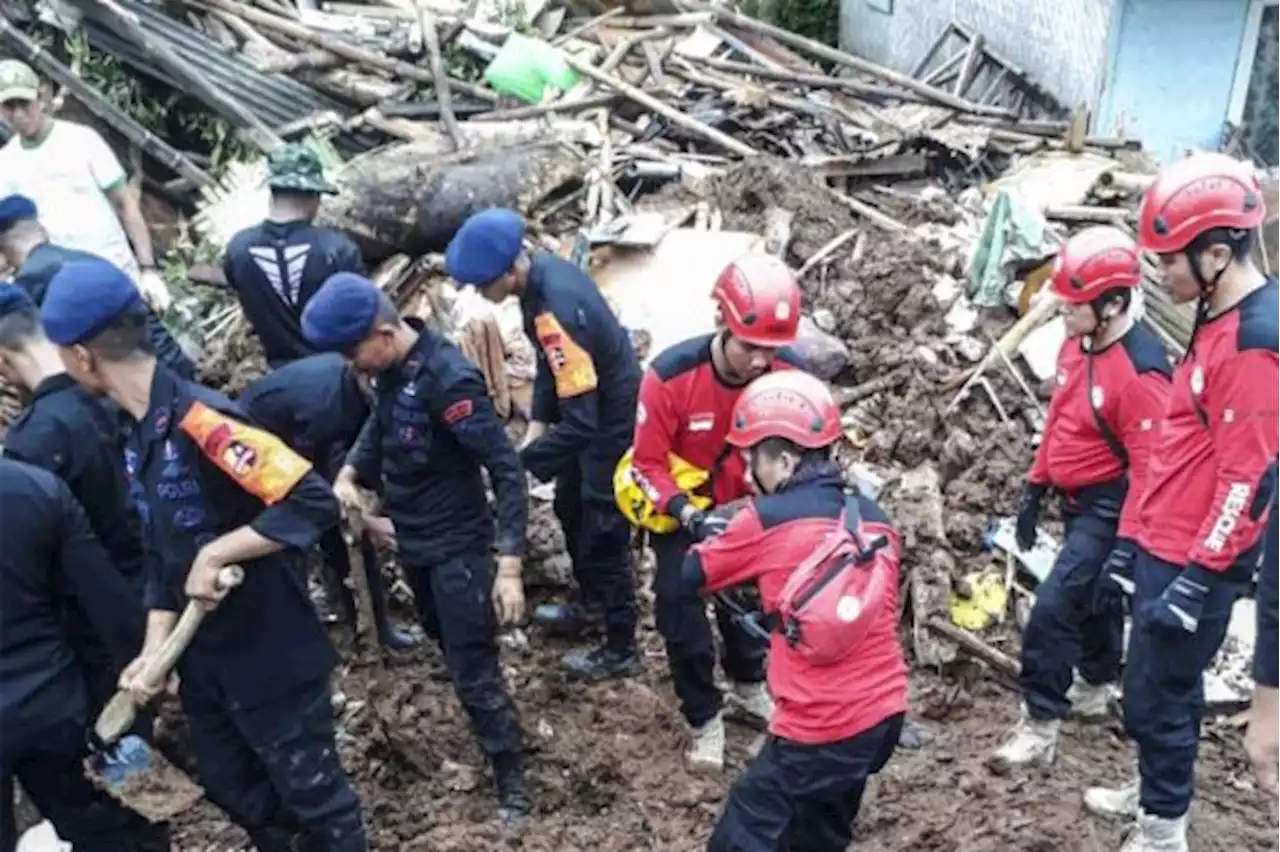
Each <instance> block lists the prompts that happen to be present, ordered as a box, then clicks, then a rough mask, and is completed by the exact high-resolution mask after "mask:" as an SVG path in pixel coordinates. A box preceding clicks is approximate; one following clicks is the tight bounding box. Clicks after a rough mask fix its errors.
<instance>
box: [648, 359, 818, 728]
mask: <svg viewBox="0 0 1280 852" xmlns="http://www.w3.org/2000/svg"><path fill="white" fill-rule="evenodd" d="M714 339H715V335H714V334H708V335H705V336H702V337H695V338H692V339H690V340H686V341H684V342H683V343H678V344H676V345H675V346H673V347H671V348H670V349H667V350H666V351H665V352H662V353H661V354H660V355H658V357H656V358H654V359H653V362H652V363H651V364H650V366H649V369H648V370H646V371H645V374H644V378H643V379H642V380H641V382H640V403H639V405H638V407H637V409H636V434H635V449H634V455H633V465H634V471H635V477H636V482H637V483H639V484H640V486H641V487H642V488H644V489H645V490H646V492H647V493H648V496H649V498H650V499H651V500H653V502H654V505H655V506H657V508H658V510H659V511H660V512H664V513H666V514H670V515H674V516H677V517H678V516H679V513H680V509H681V507H682V506H683V505H685V503H686V502H687V501H688V498H687V497H686V496H685V495H684V494H682V493H681V492H680V491H679V490H678V489H677V488H676V484H675V481H674V480H673V479H672V477H671V472H670V469H669V464H670V463H669V462H668V460H667V456H668V454H675V455H677V456H679V457H680V458H682V459H684V460H685V461H687V462H689V463H690V464H692V465H693V466H694V467H698V468H701V469H703V470H706V471H709V472H710V474H711V480H710V482H709V484H708V487H707V496H711V497H712V498H713V500H714V503H715V504H717V505H721V504H724V503H728V502H732V501H733V500H737V499H739V498H742V497H746V496H747V495H749V494H750V493H751V490H750V488H748V486H747V480H746V467H745V464H744V462H743V460H742V454H741V453H740V452H739V451H737V450H734V449H733V448H732V447H730V446H729V445H728V444H726V443H725V436H726V435H727V434H728V432H729V423H730V416H731V415H732V413H733V405H734V403H735V402H737V400H738V397H739V396H740V395H741V394H742V391H743V389H744V388H745V387H746V385H735V384H731V383H729V382H727V381H726V380H725V379H724V378H722V377H721V376H720V375H719V374H718V373H717V372H716V369H715V366H714V365H713V364H712V360H711V348H712V342H713V340H714ZM794 366H799V364H798V360H797V358H796V357H795V355H794V354H792V353H791V352H790V351H789V350H787V349H785V348H784V349H780V350H778V353H777V355H776V356H775V358H774V361H773V364H772V365H771V369H775V370H777V369H790V368H791V367H794ZM651 542H652V545H653V550H654V555H655V557H656V559H657V573H656V576H655V578H654V592H655V602H654V608H655V616H656V622H657V627H658V631H659V632H660V633H661V634H662V638H663V640H664V641H665V642H666V646H667V661H668V664H669V665H670V667H671V674H672V678H673V680H674V682H675V690H676V695H677V696H678V697H679V699H680V709H681V711H682V712H683V713H684V716H685V718H686V719H687V720H688V721H689V724H690V725H692V726H693V727H695V728H697V727H701V726H702V725H704V724H706V723H707V722H708V721H710V720H711V719H712V718H713V717H715V715H716V714H717V713H719V712H720V709H721V706H722V698H721V695H720V690H719V689H718V688H717V687H716V684H715V677H714V671H715V660H716V650H715V638H714V637H713V636H712V633H711V625H710V623H709V622H708V621H707V614H706V606H705V605H704V603H703V601H702V599H701V598H699V597H698V596H697V595H696V594H689V593H688V592H685V591H684V590H682V589H681V585H680V566H681V563H682V562H683V560H684V555H685V552H686V551H687V550H688V549H689V545H690V544H691V543H692V542H691V540H690V538H689V536H688V535H687V534H685V533H684V532H683V531H679V532H675V533H672V534H671V535H654V536H652V538H651ZM716 620H717V622H718V623H719V625H720V632H721V636H722V637H723V638H724V658H723V660H722V663H723V665H724V669H725V673H726V674H727V675H728V676H729V678H730V679H731V680H732V681H734V682H735V683H759V682H760V681H762V680H764V651H763V649H762V648H761V647H760V643H759V642H757V641H756V640H754V639H753V638H752V637H750V636H748V635H746V633H745V632H744V631H743V630H742V628H741V627H740V626H739V625H737V624H735V623H734V621H733V618H732V614H731V613H729V612H728V611H727V610H725V609H723V608H722V607H719V606H717V608H716Z"/></svg>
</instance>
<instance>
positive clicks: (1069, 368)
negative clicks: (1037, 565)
mask: <svg viewBox="0 0 1280 852" xmlns="http://www.w3.org/2000/svg"><path fill="white" fill-rule="evenodd" d="M1170 372H1171V370H1170V367H1169V359H1168V356H1167V355H1166V354H1165V350H1164V347H1163V346H1162V345H1161V343H1160V340H1159V339H1158V338H1157V337H1156V336H1155V334H1154V333H1152V332H1151V331H1149V330H1148V329H1146V328H1145V327H1144V326H1141V325H1134V326H1133V327H1132V328H1131V329H1129V331H1127V332H1126V333H1125V334H1124V336H1123V337H1121V338H1120V339H1119V340H1116V341H1115V342H1113V343H1111V344H1110V345H1108V346H1107V347H1105V348H1103V349H1101V350H1100V351H1098V352H1093V353H1090V352H1089V351H1088V350H1086V349H1085V347H1084V344H1083V343H1082V342H1081V341H1078V340H1068V341H1066V342H1065V343H1064V344H1063V345H1062V349H1061V351H1060V352H1059V353H1058V370H1057V387H1056V388H1055V389H1054V393H1053V399H1052V400H1051V401H1050V403H1049V413H1048V417H1047V420H1046V423H1045V430H1044V438H1043V440H1042V441H1041V443H1040V449H1039V450H1038V451H1037V452H1036V458H1035V462H1034V463H1033V464H1032V466H1031V470H1030V472H1029V473H1028V474H1027V480H1028V482H1030V483H1031V484H1032V485H1040V486H1047V487H1051V488H1053V489H1055V490H1056V491H1058V492H1059V493H1060V494H1061V496H1062V508H1063V515H1064V518H1065V520H1066V541H1065V543H1064V546H1063V548H1062V551H1061V552H1060V553H1059V554H1058V559H1057V561H1056V562H1055V563H1054V566H1053V570H1052V571H1051V572H1050V574H1049V576H1048V577H1047V578H1046V579H1045V581H1044V582H1043V583H1042V584H1041V585H1040V587H1039V588H1038V589H1037V590H1036V605H1035V608H1034V609H1033V610H1032V612H1031V617H1030V619H1029V620H1028V622H1027V627H1026V630H1025V631H1024V632H1023V641H1022V667H1021V674H1020V676H1019V686H1020V687H1021V689H1022V696H1023V701H1024V702H1025V703H1026V707H1027V712H1028V714H1029V715H1030V716H1031V718H1033V719H1038V720H1047V719H1064V718H1066V716H1067V714H1068V713H1069V712H1070V710H1071V702H1070V701H1068V700H1067V691H1068V690H1069V689H1070V688H1071V681H1072V678H1073V670H1075V669H1078V670H1079V671H1080V674H1081V676H1082V677H1083V678H1084V679H1085V681H1087V682H1088V683H1091V684H1095V685H1100V684H1105V683H1112V682H1114V681H1115V680H1117V678H1118V677H1119V674H1120V658H1121V653H1122V649H1123V637H1124V633H1123V630H1124V619H1123V614H1122V612H1121V610H1120V608H1119V607H1116V606H1099V605H1098V600H1099V584H1100V583H1102V582H1104V580H1105V578H1104V577H1102V571H1103V566H1104V565H1105V564H1106V562H1107V557H1108V556H1109V555H1110V554H1111V552H1112V550H1114V549H1115V548H1116V547H1117V543H1118V542H1117V539H1119V540H1121V542H1123V540H1126V539H1132V536H1133V519H1134V517H1135V514H1136V508H1135V507H1136V505H1137V499H1136V495H1138V494H1140V493H1141V491H1142V483H1143V481H1144V479H1145V472H1146V469H1147V466H1148V461H1149V457H1150V454H1151V448H1152V446H1153V445H1154V443H1155V441H1156V439H1157V437H1158V435H1159V428H1160V419H1161V417H1162V416H1163V412H1164V407H1165V403H1166V401H1167V399H1168V393H1169V375H1170ZM1126 494H1128V495H1132V496H1129V497H1126ZM1121 546H1128V547H1131V546H1132V545H1131V544H1129V545H1124V544H1122V545H1121Z"/></svg>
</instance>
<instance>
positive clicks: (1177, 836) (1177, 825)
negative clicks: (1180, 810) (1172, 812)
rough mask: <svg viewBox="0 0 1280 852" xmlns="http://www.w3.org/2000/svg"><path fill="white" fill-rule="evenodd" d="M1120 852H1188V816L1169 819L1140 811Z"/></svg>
mask: <svg viewBox="0 0 1280 852" xmlns="http://www.w3.org/2000/svg"><path fill="white" fill-rule="evenodd" d="M1120 852H1188V850H1187V815H1186V814H1183V815H1182V816H1180V817H1174V818H1173V819H1169V818H1167V817H1158V816H1156V815H1155V814H1149V813H1147V812H1146V811H1141V810H1140V811H1139V812H1138V822H1137V824H1136V825H1135V826H1134V827H1133V829H1132V830H1130V832H1129V836H1128V838H1126V839H1125V841H1124V845H1123V846H1121V847H1120Z"/></svg>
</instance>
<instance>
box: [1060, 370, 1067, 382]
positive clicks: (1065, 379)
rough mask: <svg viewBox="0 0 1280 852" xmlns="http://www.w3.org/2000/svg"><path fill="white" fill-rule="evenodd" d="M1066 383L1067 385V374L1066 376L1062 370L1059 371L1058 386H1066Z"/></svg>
mask: <svg viewBox="0 0 1280 852" xmlns="http://www.w3.org/2000/svg"><path fill="white" fill-rule="evenodd" d="M1066 383H1067V374H1066V373H1065V372H1062V371H1061V370H1059V371H1058V384H1059V385H1065V384H1066Z"/></svg>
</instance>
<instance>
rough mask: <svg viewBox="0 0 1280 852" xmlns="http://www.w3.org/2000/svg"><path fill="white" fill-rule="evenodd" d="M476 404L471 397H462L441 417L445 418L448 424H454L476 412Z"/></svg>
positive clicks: (446, 409)
mask: <svg viewBox="0 0 1280 852" xmlns="http://www.w3.org/2000/svg"><path fill="white" fill-rule="evenodd" d="M475 409H476V407H475V405H474V404H473V403H472V402H471V400H469V399H460V400H458V401H457V402H455V403H453V404H452V405H450V406H448V407H447V408H445V410H444V414H442V415H441V419H443V420H444V422H445V425H446V426H452V425H454V424H455V423H459V422H461V421H463V420H466V419H467V418H468V417H470V416H471V415H472V414H473V413H474V412H475Z"/></svg>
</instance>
